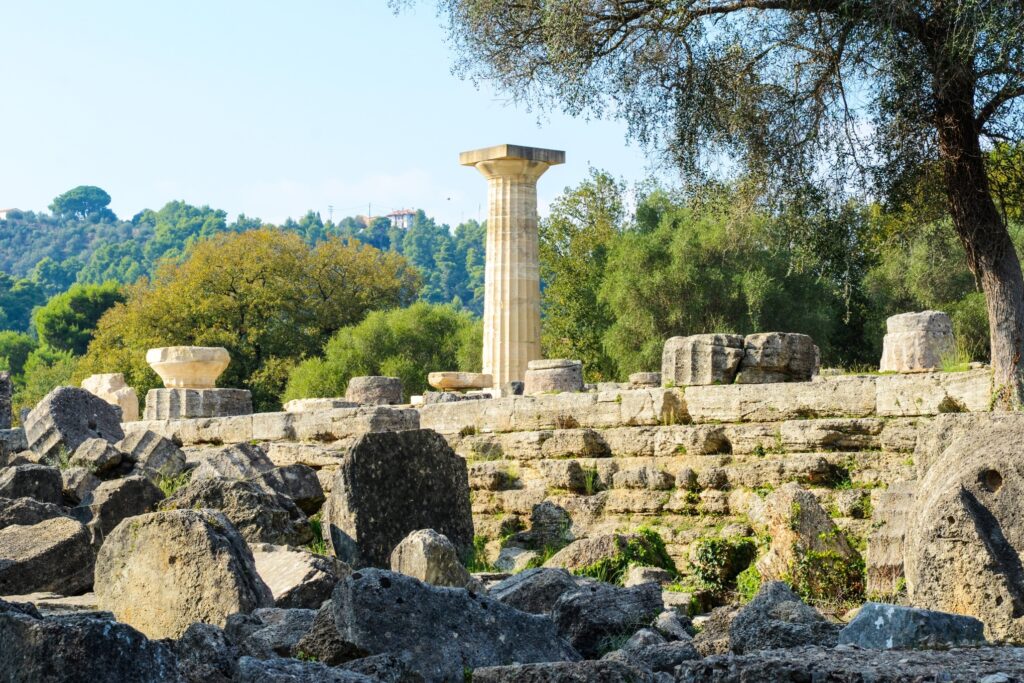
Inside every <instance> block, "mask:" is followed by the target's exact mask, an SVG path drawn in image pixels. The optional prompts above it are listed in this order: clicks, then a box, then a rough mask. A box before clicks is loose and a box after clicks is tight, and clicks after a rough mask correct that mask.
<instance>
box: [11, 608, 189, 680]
mask: <svg viewBox="0 0 1024 683" xmlns="http://www.w3.org/2000/svg"><path fill="white" fill-rule="evenodd" d="M0 643H2V645H0V679H2V680H3V681H6V682H10V683H38V682H39V681H47V683H79V682H85V681H117V682H118V683H155V682H156V681H161V682H166V683H183V681H184V679H183V678H182V676H181V674H180V673H179V671H178V666H177V659H176V658H175V656H174V653H173V652H172V651H171V648H170V647H168V644H167V643H163V642H159V641H152V640H147V639H146V637H145V636H144V635H142V634H141V633H139V632H138V631H136V630H135V629H134V628H132V627H131V626H128V625H126V624H118V623H116V622H113V621H110V620H109V619H96V618H92V617H88V616H81V617H74V618H56V617H47V618H43V617H42V616H40V614H39V612H37V611H36V610H35V608H34V607H32V606H31V605H17V604H13V603H8V602H3V601H2V600H0Z"/></svg>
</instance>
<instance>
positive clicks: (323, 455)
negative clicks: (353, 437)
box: [266, 441, 351, 469]
mask: <svg viewBox="0 0 1024 683" xmlns="http://www.w3.org/2000/svg"><path fill="white" fill-rule="evenodd" d="M349 445H351V444H348V443H347V442H345V441H342V442H334V443H330V444H314V443H294V442H288V441H278V442H272V443H268V444H266V451H267V457H268V458H270V461H271V462H273V463H274V465H276V466H278V467H286V466H288V465H305V466H307V467H312V468H314V469H320V468H323V467H334V466H337V464H338V463H339V462H341V458H342V457H344V455H345V449H346V448H347V447H348V446H349Z"/></svg>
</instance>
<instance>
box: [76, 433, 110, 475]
mask: <svg viewBox="0 0 1024 683" xmlns="http://www.w3.org/2000/svg"><path fill="white" fill-rule="evenodd" d="M123 457H124V455H123V454H122V453H121V451H119V450H118V449H117V448H115V447H114V445H113V444H112V443H110V442H109V441H107V440H106V439H86V440H85V441H83V442H82V443H80V444H79V445H78V448H76V449H75V453H74V455H72V456H71V460H70V461H69V462H68V464H69V465H70V466H71V467H84V468H85V469H87V470H89V471H90V472H92V473H93V474H95V475H97V476H101V477H102V476H104V475H105V474H110V473H112V471H113V470H115V469H116V468H117V466H118V465H120V464H121V460H122V458H123Z"/></svg>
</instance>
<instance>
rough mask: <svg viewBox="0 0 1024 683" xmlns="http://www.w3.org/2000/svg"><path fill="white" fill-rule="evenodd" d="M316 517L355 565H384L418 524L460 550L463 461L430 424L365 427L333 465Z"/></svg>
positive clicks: (464, 547)
mask: <svg viewBox="0 0 1024 683" xmlns="http://www.w3.org/2000/svg"><path fill="white" fill-rule="evenodd" d="M322 519H323V524H324V529H325V534H324V535H325V540H327V542H328V545H329V546H330V547H331V548H332V549H333V551H334V554H335V555H336V556H338V557H340V558H341V559H343V560H345V561H346V562H348V563H349V564H352V565H353V566H356V567H359V566H374V567H381V566H389V564H390V560H391V551H392V550H394V548H395V546H396V545H398V543H399V542H400V541H401V540H402V539H403V538H405V537H406V536H407V535H409V534H410V533H411V532H413V531H416V530H418V529H434V530H435V531H437V532H438V533H441V534H444V535H445V536H447V537H448V539H449V540H450V541H451V542H452V543H454V544H455V547H456V548H458V549H459V553H460V555H462V556H466V555H467V554H468V553H469V552H470V549H471V548H472V544H473V517H472V513H471V510H470V503H469V478H468V474H467V471H466V463H465V461H464V460H463V459H462V458H460V457H459V456H457V455H455V453H454V452H452V450H451V448H450V447H449V446H448V444H447V443H446V442H445V440H444V439H443V438H442V437H441V436H440V435H438V434H436V433H435V432H432V431H430V430H410V431H405V432H391V433H372V434H365V435H363V436H362V437H361V438H360V439H359V440H358V441H356V443H355V444H354V445H353V446H352V447H351V448H350V449H349V450H348V452H347V453H346V454H345V457H344V458H343V459H342V461H341V464H340V465H339V466H338V474H337V476H336V478H335V480H334V483H333V486H332V490H331V495H330V497H329V498H328V500H327V503H326V504H325V505H324V510H323V512H322Z"/></svg>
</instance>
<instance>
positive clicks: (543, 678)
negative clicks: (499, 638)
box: [473, 661, 653, 683]
mask: <svg viewBox="0 0 1024 683" xmlns="http://www.w3.org/2000/svg"><path fill="white" fill-rule="evenodd" d="M652 680H653V678H652V677H651V674H650V673H649V672H647V671H645V670H643V669H638V668H636V667H633V666H631V665H629V664H627V663H625V662H615V661H585V662H555V663H552V664H526V665H523V666H519V665H515V666H490V667H481V668H479V669H474V670H473V681H474V683H584V682H587V681H598V682H599V683H650V681H652Z"/></svg>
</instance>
